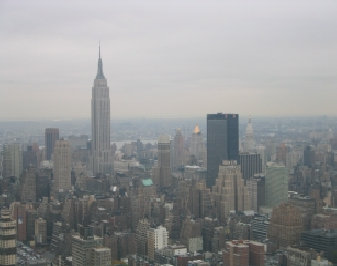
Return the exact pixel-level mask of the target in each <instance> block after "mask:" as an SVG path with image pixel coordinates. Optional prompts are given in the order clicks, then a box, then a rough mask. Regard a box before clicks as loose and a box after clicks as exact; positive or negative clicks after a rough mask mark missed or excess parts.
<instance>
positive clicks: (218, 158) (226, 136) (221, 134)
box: [207, 113, 239, 187]
mask: <svg viewBox="0 0 337 266" xmlns="http://www.w3.org/2000/svg"><path fill="white" fill-rule="evenodd" d="M238 159H239V115H238V114H222V113H218V114H208V115H207V186H208V187H211V186H213V185H214V184H215V179H216V178H217V176H218V172H219V165H220V164H221V162H222V161H223V160H230V161H233V160H234V161H238Z"/></svg>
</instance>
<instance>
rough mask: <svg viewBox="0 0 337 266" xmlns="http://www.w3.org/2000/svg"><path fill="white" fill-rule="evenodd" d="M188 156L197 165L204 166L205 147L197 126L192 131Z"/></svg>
mask: <svg viewBox="0 0 337 266" xmlns="http://www.w3.org/2000/svg"><path fill="white" fill-rule="evenodd" d="M190 156H191V157H192V160H193V159H194V158H195V160H196V161H197V163H198V165H200V164H201V165H202V166H205V165H206V145H205V143H204V136H203V134H202V133H201V131H200V129H199V126H198V125H196V126H195V128H194V130H193V134H192V138H191V146H190Z"/></svg>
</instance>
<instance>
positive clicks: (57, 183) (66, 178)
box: [53, 140, 71, 193]
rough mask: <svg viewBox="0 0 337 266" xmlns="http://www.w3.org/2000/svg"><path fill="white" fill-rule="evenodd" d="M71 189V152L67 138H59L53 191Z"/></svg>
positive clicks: (55, 150) (55, 151)
mask: <svg viewBox="0 0 337 266" xmlns="http://www.w3.org/2000/svg"><path fill="white" fill-rule="evenodd" d="M70 189H71V154H70V144H69V142H68V141H67V140H57V141H56V142H55V147H54V183H53V193H57V192H63V191H67V190H70Z"/></svg>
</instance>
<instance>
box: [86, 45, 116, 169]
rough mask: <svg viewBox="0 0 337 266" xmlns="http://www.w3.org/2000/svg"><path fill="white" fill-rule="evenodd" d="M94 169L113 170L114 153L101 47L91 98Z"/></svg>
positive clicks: (107, 90) (107, 89) (107, 88)
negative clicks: (111, 143) (111, 142)
mask: <svg viewBox="0 0 337 266" xmlns="http://www.w3.org/2000/svg"><path fill="white" fill-rule="evenodd" d="M91 129H92V144H91V152H92V154H91V155H92V171H93V174H94V175H97V174H110V173H112V172H113V154H112V151H111V147H110V98H109V87H108V86H107V80H106V78H105V77H104V74H103V62H102V58H101V53H100V48H99V56H98V69H97V75H96V78H95V80H94V86H93V87H92V99H91Z"/></svg>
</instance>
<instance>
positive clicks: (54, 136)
mask: <svg viewBox="0 0 337 266" xmlns="http://www.w3.org/2000/svg"><path fill="white" fill-rule="evenodd" d="M59 138H60V132H59V129H58V128H46V132H45V144H46V159H47V160H51V156H52V154H53V152H54V145H55V141H56V140H58V139H59Z"/></svg>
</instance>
